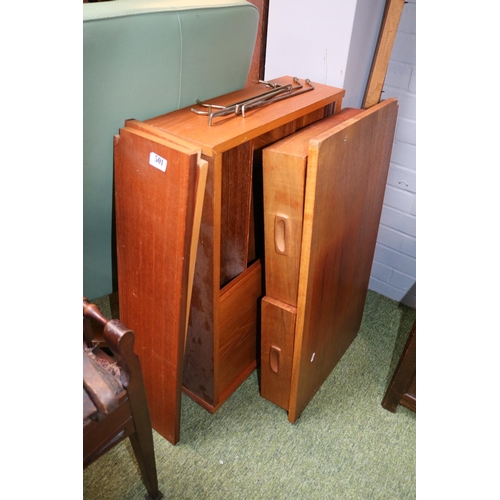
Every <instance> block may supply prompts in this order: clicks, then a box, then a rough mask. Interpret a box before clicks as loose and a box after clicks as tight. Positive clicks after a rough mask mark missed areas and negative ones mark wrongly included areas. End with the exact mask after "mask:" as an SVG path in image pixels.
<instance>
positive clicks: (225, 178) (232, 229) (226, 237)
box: [220, 141, 253, 287]
mask: <svg viewBox="0 0 500 500" xmlns="http://www.w3.org/2000/svg"><path fill="white" fill-rule="evenodd" d="M252 159H253V148H252V141H248V142H244V143H243V144H241V145H240V146H237V147H235V148H232V149H230V150H229V151H226V152H225V153H223V154H222V187H221V190H222V199H221V221H220V227H221V241H220V259H221V263H220V286H221V287H222V286H224V285H225V284H226V283H228V282H229V281H231V280H232V279H233V278H235V277H236V276H238V274H240V273H242V272H243V271H244V270H245V269H246V268H247V263H248V260H247V259H248V242H249V231H250V211H251V190H252Z"/></svg>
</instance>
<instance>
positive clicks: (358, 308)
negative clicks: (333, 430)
mask: <svg viewBox="0 0 500 500" xmlns="http://www.w3.org/2000/svg"><path fill="white" fill-rule="evenodd" d="M397 111H398V104H397V101H396V100H395V99H388V100H387V101H384V102H383V103H381V104H379V105H376V106H374V107H373V108H371V109H369V110H367V111H364V112H363V113H360V114H358V115H357V116H355V117H354V118H351V119H349V120H347V121H346V122H344V123H342V124H340V125H338V126H336V127H334V128H333V129H331V130H330V131H328V132H325V133H323V134H322V135H320V136H318V137H316V138H315V139H312V140H311V141H310V144H309V157H308V165H307V179H306V190H305V203H304V223H303V231H302V248H301V261H300V270H299V287H298V300H297V326H296V336H295V348H294V359H293V368H292V382H291V391H290V394H291V395H290V408H289V414H288V419H289V420H290V422H294V421H295V420H296V419H297V418H298V417H299V416H300V414H301V413H302V411H303V410H304V408H305V407H306V406H307V404H308V403H309V401H310V400H311V398H312V397H313V396H314V395H315V394H316V392H317V391H318V390H319V388H320V387H321V385H322V384H323V382H324V381H325V379H326V378H327V377H328V375H329V374H330V372H331V371H332V369H333V367H334V366H335V365H336V364H337V362H338V361H339V360H340V358H341V357H342V355H343V354H344V353H345V351H346V350H347V348H348V347H349V345H350V344H351V342H352V341H353V340H354V338H355V337H356V335H357V332H358V330H359V327H360V324H361V319H362V314H363V307H364V303H365V299H366V294H367V290H368V282H369V278H370V271H371V267H372V261H373V255H374V252H375V244H376V239H377V233H378V227H379V223H380V215H381V212H382V204H383V199H384V193H385V185H386V182H387V173H388V169H389V162H390V157H391V151H392V143H393V140H394V131H395V126H396V118H397Z"/></svg>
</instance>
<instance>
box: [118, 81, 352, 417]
mask: <svg viewBox="0 0 500 500" xmlns="http://www.w3.org/2000/svg"><path fill="white" fill-rule="evenodd" d="M278 81H281V82H283V83H285V82H286V83H291V78H290V77H283V78H281V79H277V80H275V82H278ZM263 89H264V87H263V86H262V85H254V86H252V87H249V88H246V89H243V90H241V91H238V92H235V93H232V94H228V95H226V96H221V97H219V98H216V99H214V100H211V101H212V102H219V103H226V104H227V103H229V102H233V101H235V100H241V99H242V98H244V97H249V96H251V95H255V94H256V93H260V92H262V91H263ZM343 95H344V90H342V89H337V88H334V87H329V86H325V85H321V84H315V89H314V90H313V91H311V92H308V93H305V94H303V95H300V96H295V97H294V98H292V99H289V100H284V101H281V102H278V103H274V104H272V105H270V106H267V107H265V108H262V109H255V110H252V111H251V112H249V113H247V115H246V117H245V118H243V117H241V116H228V117H224V118H216V119H215V120H214V125H213V126H212V127H209V126H208V119H207V117H204V116H198V115H196V114H194V113H192V112H191V106H189V107H187V108H184V109H183V110H179V111H176V112H173V113H169V114H167V115H163V116H160V117H157V118H153V119H151V120H147V121H146V122H138V121H137V120H128V121H127V122H126V125H127V128H128V129H134V130H136V131H137V132H142V133H144V134H148V135H149V136H150V137H154V138H157V139H159V140H160V141H170V142H171V143H175V144H177V145H179V148H180V149H182V147H184V148H187V149H191V150H197V152H198V158H200V155H201V157H202V159H203V160H205V161H206V163H207V170H206V190H205V197H204V200H203V209H202V212H201V220H200V233H199V234H200V238H199V244H198V247H197V251H196V265H195V267H194V276H193V278H192V279H193V288H192V299H191V309H190V314H189V323H188V333H187V337H186V343H185V359H184V370H183V377H182V381H183V388H184V390H185V392H186V393H187V394H188V395H190V396H191V397H192V398H193V399H195V400H196V401H198V402H199V403H200V404H201V405H202V406H204V407H205V408H206V409H207V410H209V411H211V412H213V411H215V410H216V409H217V408H219V407H220V405H221V404H222V403H223V402H224V401H225V400H226V399H227V397H229V395H230V394H231V392H232V391H234V390H235V389H236V387H237V386H238V385H239V384H240V383H241V382H242V381H243V380H244V379H245V378H246V376H248V374H249V373H250V372H251V371H252V370H253V369H254V368H255V366H256V363H257V359H258V352H257V349H258V347H257V348H255V347H254V346H255V345H256V343H258V337H257V335H258V328H259V323H258V320H257V317H258V311H257V309H258V301H259V300H260V297H261V295H262V284H261V273H262V271H261V267H260V262H259V261H258V259H259V258H260V257H261V256H262V253H263V252H261V253H259V252H257V251H256V248H255V241H254V239H253V233H252V231H254V230H255V232H256V233H257V232H259V231H261V230H262V225H261V223H260V220H259V224H258V227H256V221H255V220H254V218H253V217H252V216H250V220H248V219H249V217H248V211H249V210H250V211H252V210H254V209H255V206H254V205H255V203H254V200H253V198H252V197H251V196H250V200H248V193H249V189H248V188H249V187H251V188H252V189H253V190H255V186H254V185H252V184H253V181H254V178H253V177H252V176H251V175H252V170H253V172H255V171H256V169H257V170H258V169H259V166H258V162H259V160H258V159H257V165H256V163H255V159H256V158H258V157H259V154H261V149H262V147H263V145H264V144H269V143H270V142H272V141H274V140H277V139H278V138H281V137H283V136H285V135H287V134H289V133H293V132H294V131H295V130H297V129H299V128H301V127H304V126H306V125H308V124H310V123H312V122H314V121H316V120H320V119H322V118H323V117H324V116H328V115H329V114H331V113H332V112H334V111H336V110H338V109H339V108H340V104H341V101H342V97H343ZM252 153H253V154H252ZM252 156H253V165H250V167H251V169H249V168H248V166H249V163H250V162H249V159H251V157H252ZM198 161H199V162H200V161H201V160H198ZM242 167H243V168H242ZM228 174H229V176H230V177H229V178H228V177H227V175H228ZM231 176H232V177H231ZM233 187H236V188H237V189H236V191H237V193H236V194H235V193H233V191H232V188H233ZM231 206H232V207H233V208H236V209H231ZM248 232H251V234H250V236H249V235H248V234H246V235H245V233H248ZM235 249H236V250H235ZM191 250H193V248H192V247H191ZM145 251H147V250H145ZM191 253H193V252H191ZM233 257H234V258H235V259H236V260H237V261H238V266H239V267H238V268H237V269H236V270H234V269H231V266H230V265H228V263H230V261H231V259H232V258H233ZM252 261H256V262H255V263H254V264H252V265H250V267H248V268H246V269H244V268H245V266H248V265H249V263H251V262H252ZM150 265H151V266H152V267H153V268H155V269H156V271H150V272H157V273H159V274H162V270H161V269H158V266H161V261H158V260H154V259H153V260H152V261H151V262H150ZM228 269H229V272H227V271H228ZM240 269H243V271H242V272H241V273H239V274H237V273H238V271H239V270H240ZM191 273H192V269H191ZM221 277H222V279H221ZM221 284H222V285H223V286H222V288H221ZM188 299H189V295H188ZM120 300H122V299H121V296H120ZM249 311H256V313H255V314H253V313H250V312H249ZM151 314H153V315H155V316H156V315H158V314H160V315H161V313H158V312H157V311H156V309H152V310H151ZM242 332H245V333H242ZM235 359H237V360H238V361H237V363H236V362H235ZM236 365H239V366H236ZM164 368H165V369H167V368H168V367H167V366H164ZM164 376H165V375H164ZM233 377H234V378H233Z"/></svg>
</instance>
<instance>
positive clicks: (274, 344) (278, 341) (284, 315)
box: [260, 296, 297, 410]
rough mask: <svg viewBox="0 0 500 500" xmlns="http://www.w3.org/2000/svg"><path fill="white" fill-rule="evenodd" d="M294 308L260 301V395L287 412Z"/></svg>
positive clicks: (282, 303) (295, 311)
mask: <svg viewBox="0 0 500 500" xmlns="http://www.w3.org/2000/svg"><path fill="white" fill-rule="evenodd" d="M296 320H297V308H296V307H294V306H291V305H290V304H286V303H285V302H282V301H280V300H276V299H274V298H273V297H268V296H266V297H264V298H263V299H262V337H261V360H260V372H261V391H260V394H261V396H262V397H263V398H265V399H267V400H269V401H272V402H273V403H274V404H277V405H278V406H281V408H283V409H284V410H288V406H289V404H290V387H291V380H292V361H293V348H294V339H295V324H296Z"/></svg>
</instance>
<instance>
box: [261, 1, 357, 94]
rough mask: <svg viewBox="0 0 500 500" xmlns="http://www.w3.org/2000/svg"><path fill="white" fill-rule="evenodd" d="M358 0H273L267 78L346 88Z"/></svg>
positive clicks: (269, 30) (270, 8) (268, 39)
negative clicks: (303, 79)
mask: <svg viewBox="0 0 500 500" xmlns="http://www.w3.org/2000/svg"><path fill="white" fill-rule="evenodd" d="M355 10H356V0H309V1H308V2H304V1H303V0H270V1H269V20H268V31H267V50H266V69H265V78H266V79H272V78H277V77H280V76H283V75H290V76H297V77H299V78H309V79H310V80H312V81H315V82H318V83H324V84H327V85H332V86H334V87H340V88H343V84H344V78H345V70H346V65H347V58H348V54H349V45H350V40H351V32H352V27H353V22H354V13H355Z"/></svg>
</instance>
